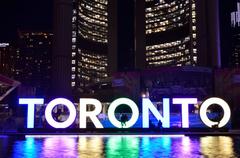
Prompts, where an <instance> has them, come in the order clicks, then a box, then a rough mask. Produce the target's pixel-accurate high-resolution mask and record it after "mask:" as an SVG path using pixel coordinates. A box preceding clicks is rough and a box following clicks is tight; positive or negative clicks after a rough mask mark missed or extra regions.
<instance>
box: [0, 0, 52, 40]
mask: <svg viewBox="0 0 240 158" xmlns="http://www.w3.org/2000/svg"><path fill="white" fill-rule="evenodd" d="M52 8H53V0H0V18H1V22H0V42H4V41H12V40H13V39H14V38H16V32H17V29H20V30H21V29H22V30H47V31H51V30H52V19H53V16H52V15H53V9H52Z"/></svg>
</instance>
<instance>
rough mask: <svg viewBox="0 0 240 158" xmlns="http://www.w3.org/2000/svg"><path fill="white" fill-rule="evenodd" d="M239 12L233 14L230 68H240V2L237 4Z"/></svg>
mask: <svg viewBox="0 0 240 158" xmlns="http://www.w3.org/2000/svg"><path fill="white" fill-rule="evenodd" d="M236 6H237V10H235V11H233V12H232V13H231V28H232V29H231V33H232V34H231V37H232V52H231V57H230V66H231V67H239V66H240V1H238V2H237V5H236Z"/></svg>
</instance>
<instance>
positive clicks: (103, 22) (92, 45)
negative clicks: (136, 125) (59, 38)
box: [71, 0, 220, 93]
mask: <svg viewBox="0 0 240 158" xmlns="http://www.w3.org/2000/svg"><path fill="white" fill-rule="evenodd" d="M73 6H74V9H73V17H72V61H71V62H72V68H71V72H72V73H71V74H72V75H71V80H72V81H71V85H72V87H73V89H74V90H76V91H77V92H80V93H82V92H86V90H88V86H89V85H91V84H94V83H96V82H99V81H101V80H104V79H105V78H107V77H111V75H112V74H113V73H115V72H119V71H120V72H125V71H131V70H141V69H146V68H154V67H162V66H186V65H189V66H209V67H215V66H217V67H218V66H220V62H219V55H220V48H219V45H220V43H219V41H220V40H219V26H218V0H213V1H211V2H209V1H208V0H137V1H134V0H121V1H112V0H79V1H76V0H74V1H73ZM206 6H207V7H206Z"/></svg>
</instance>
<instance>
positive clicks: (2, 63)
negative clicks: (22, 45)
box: [0, 43, 16, 77]
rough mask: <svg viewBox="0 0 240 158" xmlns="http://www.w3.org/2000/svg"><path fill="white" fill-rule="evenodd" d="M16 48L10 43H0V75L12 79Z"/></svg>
mask: <svg viewBox="0 0 240 158" xmlns="http://www.w3.org/2000/svg"><path fill="white" fill-rule="evenodd" d="M15 52H16V48H15V47H14V45H13V44H11V43H0V74H4V75H6V76H8V77H13V71H14V64H13V63H14V58H15Z"/></svg>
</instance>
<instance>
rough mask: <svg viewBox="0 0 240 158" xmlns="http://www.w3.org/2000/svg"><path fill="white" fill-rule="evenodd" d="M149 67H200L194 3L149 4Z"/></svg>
mask: <svg viewBox="0 0 240 158" xmlns="http://www.w3.org/2000/svg"><path fill="white" fill-rule="evenodd" d="M145 21H146V22H145V34H146V48H145V49H146V64H147V67H159V66H184V65H192V66H195V65H196V64H197V43H196V41H197V40H196V36H197V33H196V30H197V26H196V4H195V0H177V1H176V0H173V1H167V0H160V1H157V2H156V1H155V0H146V2H145Z"/></svg>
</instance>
